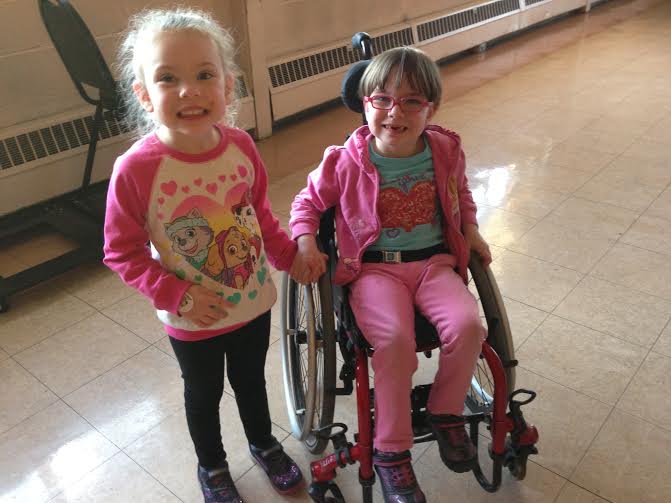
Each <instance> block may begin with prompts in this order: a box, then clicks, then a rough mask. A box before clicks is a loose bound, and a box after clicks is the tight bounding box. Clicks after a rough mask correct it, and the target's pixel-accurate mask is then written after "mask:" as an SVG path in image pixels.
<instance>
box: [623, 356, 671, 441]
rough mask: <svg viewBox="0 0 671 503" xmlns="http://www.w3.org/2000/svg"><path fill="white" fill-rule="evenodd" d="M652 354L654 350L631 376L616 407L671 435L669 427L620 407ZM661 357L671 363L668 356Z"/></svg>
mask: <svg viewBox="0 0 671 503" xmlns="http://www.w3.org/2000/svg"><path fill="white" fill-rule="evenodd" d="M650 353H653V351H652V348H650V349H649V350H648V351H647V353H646V354H645V356H644V357H643V358H642V359H641V363H639V365H638V367H637V368H636V371H635V372H634V373H633V374H632V375H631V378H630V379H629V382H628V383H627V386H626V387H625V389H624V390H623V391H622V393H621V394H620V396H619V397H618V399H617V401H616V402H615V405H614V407H615V408H616V409H618V410H621V411H624V412H627V413H628V414H630V415H632V416H635V417H637V418H639V419H641V420H643V421H645V422H646V423H649V424H652V425H654V426H656V427H658V428H661V429H662V430H665V431H667V432H669V433H671V428H668V427H665V426H662V425H658V424H656V423H654V422H653V421H652V420H650V419H646V418H644V417H642V416H641V415H640V414H638V413H636V412H632V411H629V410H627V409H624V408H622V407H619V405H620V403H621V402H622V398H623V397H624V395H626V394H627V391H629V388H630V387H631V384H632V383H633V382H634V379H635V378H636V376H637V375H638V373H639V372H640V371H641V368H643V365H644V364H645V362H646V361H647V360H648V357H649V356H650ZM655 354H657V353H655ZM661 356H662V358H668V359H669V360H670V361H671V358H669V357H668V356H664V355H661Z"/></svg>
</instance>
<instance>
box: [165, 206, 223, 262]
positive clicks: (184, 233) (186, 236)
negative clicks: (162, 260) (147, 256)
mask: <svg viewBox="0 0 671 503" xmlns="http://www.w3.org/2000/svg"><path fill="white" fill-rule="evenodd" d="M165 233H166V235H167V236H168V239H170V242H171V243H172V249H173V250H174V251H175V252H176V253H178V254H180V255H181V256H183V257H184V258H186V260H187V261H188V262H189V264H191V265H192V266H193V267H195V268H196V269H198V270H199V271H200V270H201V269H202V267H203V266H204V265H205V261H206V260H207V255H208V248H209V246H210V244H211V243H212V241H213V239H214V231H213V230H212V228H211V227H210V224H209V223H208V222H207V220H206V219H205V218H203V216H202V215H201V213H200V211H199V210H198V208H194V209H192V210H191V211H189V213H187V214H186V215H185V216H181V217H177V218H175V219H174V220H173V221H172V222H169V223H167V224H165Z"/></svg>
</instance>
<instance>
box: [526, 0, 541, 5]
mask: <svg viewBox="0 0 671 503" xmlns="http://www.w3.org/2000/svg"><path fill="white" fill-rule="evenodd" d="M546 1H547V0H525V2H524V4H525V5H533V4H535V3H541V2H546Z"/></svg>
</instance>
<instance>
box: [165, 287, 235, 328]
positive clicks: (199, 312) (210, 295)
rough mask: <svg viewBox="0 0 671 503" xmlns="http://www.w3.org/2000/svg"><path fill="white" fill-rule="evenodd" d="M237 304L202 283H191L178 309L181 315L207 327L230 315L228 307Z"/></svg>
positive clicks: (200, 325)
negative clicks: (201, 284)
mask: <svg viewBox="0 0 671 503" xmlns="http://www.w3.org/2000/svg"><path fill="white" fill-rule="evenodd" d="M234 306H235V304H233V303H232V302H229V301H227V300H226V299H224V298H223V297H220V296H219V295H217V294H216V293H214V292H213V291H212V290H209V289H207V288H205V287H204V286H200V285H191V287H190V288H189V289H188V290H187V291H186V292H185V293H184V297H183V298H182V302H181V304H180V306H179V310H178V311H177V312H178V313H179V315H180V316H182V317H184V318H186V319H187V320H190V321H193V322H194V323H195V324H196V325H198V326H199V327H203V328H207V327H209V326H211V325H213V324H215V323H216V322H218V321H219V320H223V319H224V318H226V317H227V316H228V312H227V309H231V308H233V307H234Z"/></svg>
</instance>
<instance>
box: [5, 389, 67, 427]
mask: <svg viewBox="0 0 671 503" xmlns="http://www.w3.org/2000/svg"><path fill="white" fill-rule="evenodd" d="M41 384H42V385H44V384H43V383H41ZM47 389H49V388H47ZM49 392H50V393H52V394H53V396H54V397H55V398H54V400H52V401H51V402H49V403H48V404H46V405H44V406H43V407H42V408H41V409H39V410H36V411H34V412H32V413H31V414H29V415H27V416H26V417H24V418H23V419H21V421H19V422H18V423H16V424H14V425H12V426H10V427H9V428H7V429H6V430H4V431H0V437H3V436H5V435H6V434H7V433H9V432H10V431H12V430H13V429H14V428H17V427H19V426H21V425H22V424H23V423H25V422H26V421H28V420H30V419H32V418H33V417H35V416H36V415H38V414H40V413H42V412H44V411H45V410H47V409H48V408H49V407H52V406H53V405H55V404H56V403H57V402H63V400H62V399H61V397H59V396H58V395H56V393H54V392H53V391H51V390H50V389H49Z"/></svg>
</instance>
